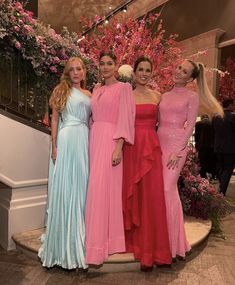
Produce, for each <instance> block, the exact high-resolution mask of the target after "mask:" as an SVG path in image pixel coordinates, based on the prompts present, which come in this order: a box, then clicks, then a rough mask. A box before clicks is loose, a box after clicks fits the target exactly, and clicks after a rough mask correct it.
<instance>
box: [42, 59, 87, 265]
mask: <svg viewBox="0 0 235 285" xmlns="http://www.w3.org/2000/svg"><path fill="white" fill-rule="evenodd" d="M85 77H86V69H85V65H84V63H83V61H82V60H81V59H80V58H77V57H73V58H70V59H69V60H68V62H67V63H66V65H65V68H64V72H63V74H62V76H61V80H60V83H59V84H58V85H57V86H56V87H55V89H54V91H53V93H52V96H51V99H50V106H51V107H52V123H51V139H52V151H51V159H50V171H49V172H50V173H49V183H48V185H49V187H48V188H49V189H48V197H49V198H48V199H49V200H48V209H47V226H46V232H45V234H44V235H43V236H42V245H41V247H40V249H39V253H38V255H39V257H40V258H41V261H42V265H43V266H45V267H52V266H54V265H58V266H61V267H63V268H65V269H75V268H84V269H85V268H87V265H86V264H85V251H84V242H85V226H84V207H85V201H86V193H87V182H88V171H89V164H88V122H89V117H90V113H91V109H90V98H89V97H90V96H91V94H90V93H89V91H87V90H85Z"/></svg>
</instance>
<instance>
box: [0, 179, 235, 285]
mask: <svg viewBox="0 0 235 285" xmlns="http://www.w3.org/2000/svg"><path fill="white" fill-rule="evenodd" d="M227 199H228V200H229V201H230V203H231V205H233V207H232V213H231V214H230V215H228V216H227V217H226V218H224V219H223V221H222V223H221V226H222V229H223V233H224V236H223V237H221V236H218V235H216V234H213V233H212V234H210V236H209V237H208V239H207V240H206V241H205V242H203V243H202V244H200V245H199V246H197V247H195V248H194V249H193V251H192V253H191V255H189V256H188V257H187V260H186V261H177V262H176V263H174V264H173V265H172V266H171V267H170V268H154V270H153V272H151V273H143V272H140V271H139V270H135V271H130V272H122V273H120V272H119V273H102V272H95V271H92V272H88V273H79V272H77V271H71V272H68V271H65V270H61V269H60V268H53V269H50V270H46V269H44V268H42V267H41V264H40V263H39V262H38V261H37V260H34V259H31V258H30V257H27V256H26V255H24V254H23V253H20V252H18V251H11V252H6V251H4V250H2V249H0V285H77V284H84V285H90V284H94V285H129V284H130V285H147V284H149V285H150V284H151V285H152V284H159V285H164V284H179V285H181V284H182V285H186V284H187V285H194V284H195V285H196V284H198V285H199V284H200V285H207V284H213V285H217V284H218V285H233V284H235V270H234V269H235V177H233V179H232V181H231V183H230V186H229V191H228V194H227Z"/></svg>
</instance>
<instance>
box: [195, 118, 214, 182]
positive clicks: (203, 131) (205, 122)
mask: <svg viewBox="0 0 235 285" xmlns="http://www.w3.org/2000/svg"><path fill="white" fill-rule="evenodd" d="M194 138H195V147H196V150H197V151H198V158H199V162H200V167H201V169H200V175H201V177H202V178H208V177H210V181H213V180H215V179H216V156H215V153H214V128H213V125H212V122H211V121H210V120H209V118H208V116H206V115H203V116H201V121H198V122H197V123H196V125H195V133H194Z"/></svg>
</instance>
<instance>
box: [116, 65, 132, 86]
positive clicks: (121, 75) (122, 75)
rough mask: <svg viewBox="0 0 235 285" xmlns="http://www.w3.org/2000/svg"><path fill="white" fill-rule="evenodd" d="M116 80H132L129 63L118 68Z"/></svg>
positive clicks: (130, 81)
mask: <svg viewBox="0 0 235 285" xmlns="http://www.w3.org/2000/svg"><path fill="white" fill-rule="evenodd" d="M118 80H120V81H122V82H129V83H132V82H133V68H132V67H131V66H130V65H129V64H123V65H121V66H120V67H119V69H118Z"/></svg>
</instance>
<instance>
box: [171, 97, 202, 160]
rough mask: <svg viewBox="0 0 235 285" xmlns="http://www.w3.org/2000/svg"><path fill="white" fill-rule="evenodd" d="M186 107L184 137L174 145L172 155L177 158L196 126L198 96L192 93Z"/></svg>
mask: <svg viewBox="0 0 235 285" xmlns="http://www.w3.org/2000/svg"><path fill="white" fill-rule="evenodd" d="M187 107H188V108H187V119H186V124H185V132H184V135H183V136H181V138H180V139H179V140H177V141H175V143H174V153H175V154H176V155H179V156H180V155H181V152H182V151H183V150H184V149H185V148H186V147H187V145H188V141H189V138H190V137H191V136H192V134H193V129H194V127H195V124H196V120H197V115H198V109H199V96H198V94H197V93H195V92H192V93H191V94H189V102H188V106H187Z"/></svg>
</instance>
